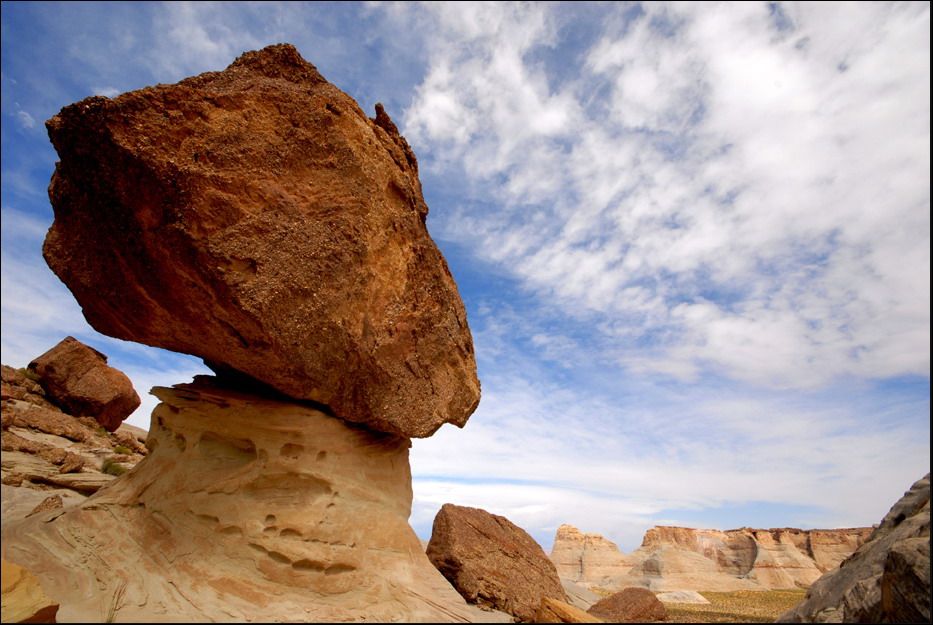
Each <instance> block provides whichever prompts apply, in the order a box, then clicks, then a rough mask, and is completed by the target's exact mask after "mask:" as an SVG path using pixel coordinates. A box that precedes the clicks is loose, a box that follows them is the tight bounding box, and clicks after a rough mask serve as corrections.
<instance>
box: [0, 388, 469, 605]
mask: <svg viewBox="0 0 933 625" xmlns="http://www.w3.org/2000/svg"><path fill="white" fill-rule="evenodd" d="M153 392H154V393H155V394H156V395H157V396H158V397H159V399H160V400H161V401H162V403H160V404H159V405H158V407H157V408H156V409H155V411H154V412H153V416H152V428H151V430H150V434H149V447H150V448H151V453H150V455H149V457H148V458H147V459H146V461H145V462H143V463H140V464H139V465H138V466H137V467H136V468H135V469H133V470H132V471H130V472H129V473H127V474H126V475H125V476H123V478H122V479H120V480H118V481H116V482H114V483H112V484H111V485H110V486H108V487H107V488H106V489H102V490H101V491H100V492H98V493H97V495H96V496H94V497H92V498H90V499H88V500H87V501H86V502H84V503H82V504H80V505H78V506H76V507H73V508H70V509H67V510H64V511H63V510H57V511H50V512H45V513H40V514H37V515H35V516H32V517H30V518H28V519H26V520H24V521H22V522H20V523H17V524H13V525H11V526H5V527H4V532H3V554H4V558H6V559H7V560H11V561H13V562H18V563H28V565H29V567H30V569H31V570H32V571H33V572H34V573H35V574H36V576H37V577H39V578H40V579H41V580H43V583H44V586H45V587H46V588H47V592H48V593H49V594H50V596H52V597H53V598H54V599H55V600H56V601H57V602H58V603H60V604H61V608H60V613H59V618H60V619H61V620H70V621H84V622H104V621H109V620H117V621H136V622H146V621H152V620H175V621H190V622H201V621H240V622H242V621H250V620H259V621H282V620H296V619H297V620H307V621H324V622H334V621H348V620H349V621H352V620H375V621H470V620H474V619H475V618H476V615H475V613H473V612H471V611H470V610H469V609H468V607H467V605H466V604H465V602H464V600H463V599H462V598H461V597H460V595H459V594H457V592H456V591H455V590H454V589H453V588H451V586H450V585H449V584H448V583H447V581H446V580H445V579H444V578H443V577H442V576H441V574H440V573H438V571H437V570H436V569H435V568H434V567H433V566H432V565H431V563H430V562H429V561H428V558H427V556H425V554H424V552H423V551H422V549H421V545H420V543H419V540H418V538H417V536H416V535H415V533H414V531H413V530H412V529H411V528H410V526H409V525H408V516H409V514H410V510H411V498H412V494H411V475H410V469H409V464H408V448H409V446H410V441H409V440H408V439H406V438H404V437H398V436H394V435H390V434H382V433H377V432H373V431H372V430H368V429H365V428H361V427H357V426H353V425H351V424H348V423H347V422H345V421H343V420H341V419H337V418H334V417H331V416H328V415H326V414H323V413H321V412H319V411H317V410H315V409H314V408H312V407H309V406H305V405H301V404H298V403H295V402H289V401H283V400H276V399H270V398H264V397H261V396H258V395H249V394H244V393H239V392H235V391H232V390H227V389H224V388H221V387H218V386H216V385H215V384H214V383H212V382H211V381H210V380H208V379H203V378H198V379H196V382H195V383H194V384H190V385H178V386H176V387H174V388H171V389H169V388H156V389H154V390H153Z"/></svg>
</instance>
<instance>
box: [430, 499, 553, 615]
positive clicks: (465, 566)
mask: <svg viewBox="0 0 933 625" xmlns="http://www.w3.org/2000/svg"><path fill="white" fill-rule="evenodd" d="M427 555H428V558H429V559H430V560H431V563H432V564H434V566H436V567H437V569H438V570H439V571H440V572H441V573H442V574H443V575H444V577H446V578H447V579H448V580H449V581H450V583H451V584H453V586H454V588H456V589H457V590H458V591H459V592H460V594H461V595H463V597H464V598H465V599H466V600H467V601H468V602H470V603H475V604H479V605H484V606H488V607H490V608H494V609H497V610H502V611H503V612H507V613H509V614H512V615H514V616H516V617H517V618H519V619H520V620H523V621H531V620H533V619H534V618H535V614H536V613H537V610H538V607H539V606H540V605H541V600H542V599H544V598H546V597H550V598H552V599H559V600H561V601H566V600H567V597H566V595H565V594H564V589H563V588H562V587H561V584H560V580H559V579H558V577H557V570H556V569H555V568H554V564H553V563H552V562H551V561H550V560H548V558H547V556H546V555H545V554H544V550H542V549H541V546H540V545H538V543H536V542H535V540H534V539H533V538H532V537H531V536H529V535H528V533H527V532H526V531H525V530H523V529H522V528H520V527H518V526H517V525H515V524H514V523H512V522H511V521H509V520H508V519H506V518H505V517H502V516H499V515H495V514H490V513H488V512H486V511H485V510H480V509H478V508H467V507H465V506H455V505H453V504H449V503H448V504H444V505H443V506H442V507H441V509H440V510H439V511H438V513H437V516H436V517H434V527H433V528H432V531H431V541H430V542H429V543H428V549H427Z"/></svg>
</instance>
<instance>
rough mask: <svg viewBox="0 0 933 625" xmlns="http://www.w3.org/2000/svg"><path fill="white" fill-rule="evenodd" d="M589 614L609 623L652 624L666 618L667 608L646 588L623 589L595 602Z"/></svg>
mask: <svg viewBox="0 0 933 625" xmlns="http://www.w3.org/2000/svg"><path fill="white" fill-rule="evenodd" d="M589 613H590V614H592V615H593V616H596V617H599V618H601V619H603V620H604V621H609V622H610V623H652V622H654V621H663V620H664V619H666V618H667V608H665V607H664V604H663V603H661V602H660V601H658V599H657V597H655V596H654V593H653V592H651V591H650V590H647V589H646V588H625V589H623V590H621V591H620V592H617V593H615V594H614V595H611V596H609V597H606V598H605V599H602V600H600V601H597V602H596V603H595V604H593V607H591V608H590V609H589Z"/></svg>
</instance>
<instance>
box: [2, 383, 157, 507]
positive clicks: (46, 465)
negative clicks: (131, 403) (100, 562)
mask: <svg viewBox="0 0 933 625" xmlns="http://www.w3.org/2000/svg"><path fill="white" fill-rule="evenodd" d="M2 371H3V379H4V383H3V384H4V392H3V399H2V410H3V421H2V423H3V432H2V447H3V457H2V461H0V474H2V482H3V523H4V524H5V523H7V522H8V521H11V520H14V519H19V518H23V517H24V516H26V515H27V514H29V513H30V512H32V510H33V509H34V508H35V507H36V506H37V505H38V504H39V503H40V502H41V501H42V500H43V499H45V498H46V497H53V496H60V497H62V505H63V506H67V505H71V504H74V503H76V502H77V501H81V500H83V499H84V498H85V496H87V495H90V494H92V493H94V492H96V491H97V490H98V489H100V488H101V487H102V486H104V485H106V484H109V483H110V482H111V481H113V480H114V479H115V477H116V474H117V473H119V472H121V471H125V470H127V469H130V468H132V467H133V466H135V465H136V463H138V462H139V461H140V460H142V459H143V458H144V457H145V455H146V453H147V449H146V447H145V445H144V441H145V437H146V432H145V431H144V430H140V429H139V428H135V427H133V426H130V425H126V424H122V425H120V427H119V429H118V430H117V431H116V432H113V433H110V432H107V431H106V430H104V429H103V428H102V427H101V426H100V424H99V423H98V422H97V421H96V420H95V419H93V418H92V417H73V416H71V415H68V414H65V413H64V412H62V411H61V410H59V409H58V408H57V407H56V406H55V405H53V404H51V403H50V402H49V401H48V400H46V399H45V394H44V391H43V390H42V388H41V387H39V385H38V384H37V383H36V382H35V381H33V380H31V379H30V378H29V377H28V372H27V371H26V370H16V369H12V368H11V367H7V366H6V365H3V366H2ZM105 464H106V465H107V467H106V471H107V472H105Z"/></svg>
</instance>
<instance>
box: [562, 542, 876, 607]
mask: <svg viewBox="0 0 933 625" xmlns="http://www.w3.org/2000/svg"><path fill="white" fill-rule="evenodd" d="M871 532H872V528H870V527H869V528H846V529H837V530H799V529H794V528H775V529H753V528H741V529H737V530H726V531H721V530H706V529H693V528H687V527H670V526H660V527H654V528H651V529H649V530H648V531H647V532H646V533H645V537H644V539H643V541H642V545H641V547H640V548H639V549H637V550H636V551H635V552H633V553H631V554H628V555H625V554H622V553H621V552H620V551H619V550H618V548H617V547H616V546H615V544H614V543H612V542H611V541H608V540H606V539H604V538H603V537H602V536H600V535H598V534H583V533H582V532H580V531H578V530H577V529H576V528H574V527H572V526H567V525H565V526H561V527H560V528H559V529H558V532H557V535H556V537H555V540H554V547H553V549H552V552H551V558H552V560H554V562H555V565H556V566H557V567H558V571H559V572H560V574H561V578H562V579H563V580H566V581H572V582H576V583H580V584H583V585H585V586H588V587H591V588H601V589H604V590H613V589H619V588H622V587H625V586H641V587H645V588H650V589H651V590H654V591H678V590H694V591H695V590H709V591H720V592H730V591H735V590H764V589H781V588H802V587H807V586H809V585H810V584H812V583H813V582H814V581H816V580H817V579H818V578H819V577H820V576H821V575H822V574H823V573H824V572H825V571H827V570H831V569H832V568H833V567H835V566H838V563H839V562H840V561H841V560H842V559H843V558H844V557H846V556H847V555H848V554H851V553H852V552H853V551H855V549H857V548H858V546H859V545H861V544H862V543H863V542H864V541H865V540H866V539H867V538H868V536H869V535H870V534H871Z"/></svg>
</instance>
